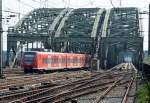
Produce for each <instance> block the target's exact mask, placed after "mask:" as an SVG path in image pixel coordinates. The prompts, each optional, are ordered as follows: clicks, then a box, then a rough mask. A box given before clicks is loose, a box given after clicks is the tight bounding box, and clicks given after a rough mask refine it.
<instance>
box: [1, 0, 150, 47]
mask: <svg viewBox="0 0 150 103" xmlns="http://www.w3.org/2000/svg"><path fill="white" fill-rule="evenodd" d="M2 1H3V17H4V19H3V27H4V30H7V27H8V26H12V25H14V24H16V23H17V22H18V15H17V14H15V15H17V16H16V17H14V18H11V19H6V18H7V17H8V16H9V15H10V14H13V13H10V12H6V11H12V12H16V13H21V17H23V16H24V15H25V14H27V13H28V12H30V11H31V10H33V9H35V8H40V7H48V8H64V7H65V8H66V7H71V8H88V7H98V8H112V7H113V6H114V7H119V6H120V0H2ZM111 2H112V3H111ZM149 4H150V0H121V7H138V8H140V9H141V10H142V11H148V5H149ZM142 17H143V30H144V50H147V49H148V43H147V42H148V15H147V14H146V15H143V16H142ZM6 37H7V33H6V32H5V33H4V36H3V40H4V47H3V48H4V50H6V45H7V38H6Z"/></svg>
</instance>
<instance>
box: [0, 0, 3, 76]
mask: <svg viewBox="0 0 150 103" xmlns="http://www.w3.org/2000/svg"><path fill="white" fill-rule="evenodd" d="M2 52H3V30H2V0H0V78H3V71H2V55H3V54H2Z"/></svg>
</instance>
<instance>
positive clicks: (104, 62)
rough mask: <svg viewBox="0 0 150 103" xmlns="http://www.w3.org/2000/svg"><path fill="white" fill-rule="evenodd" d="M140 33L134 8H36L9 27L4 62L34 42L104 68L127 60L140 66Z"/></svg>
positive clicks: (139, 24)
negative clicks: (90, 59) (88, 59)
mask: <svg viewBox="0 0 150 103" xmlns="http://www.w3.org/2000/svg"><path fill="white" fill-rule="evenodd" d="M141 31H142V30H141V19H140V13H139V10H138V9H137V8H113V9H110V10H106V9H102V8H79V9H72V8H39V9H35V10H33V11H31V12H30V13H28V14H27V15H26V16H24V18H22V19H21V20H20V21H19V22H18V24H17V25H16V26H14V27H9V29H8V36H7V41H8V43H7V51H8V55H7V60H9V55H10V50H13V52H14V54H15V55H16V53H17V51H19V50H21V49H22V46H23V45H26V47H27V50H28V48H29V44H31V45H32V46H31V48H34V45H33V43H34V42H37V43H39V42H41V47H44V48H46V49H51V50H53V51H56V52H74V53H88V54H90V55H92V57H93V58H96V59H97V60H98V61H100V66H101V67H103V68H107V67H108V65H110V66H113V65H115V64H117V63H119V62H123V61H124V58H126V57H128V58H129V57H130V58H132V61H133V62H135V63H136V64H139V62H141V61H142V45H143V37H142V35H141ZM37 47H38V44H37ZM41 47H40V48H41ZM128 54H130V55H132V56H129V55H128ZM122 55H124V56H122Z"/></svg>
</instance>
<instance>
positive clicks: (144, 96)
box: [137, 84, 150, 103]
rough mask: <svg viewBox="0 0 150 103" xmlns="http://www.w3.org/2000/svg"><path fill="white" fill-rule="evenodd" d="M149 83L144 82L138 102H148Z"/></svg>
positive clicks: (139, 92)
mask: <svg viewBox="0 0 150 103" xmlns="http://www.w3.org/2000/svg"><path fill="white" fill-rule="evenodd" d="M149 85H150V84H149ZM149 85H148V84H143V85H142V86H141V87H140V89H139V91H138V98H137V99H138V100H137V101H138V103H148V100H149V90H148V87H149Z"/></svg>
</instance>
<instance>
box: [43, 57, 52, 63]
mask: <svg viewBox="0 0 150 103" xmlns="http://www.w3.org/2000/svg"><path fill="white" fill-rule="evenodd" d="M43 63H44V64H48V63H51V59H49V58H44V59H43Z"/></svg>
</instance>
